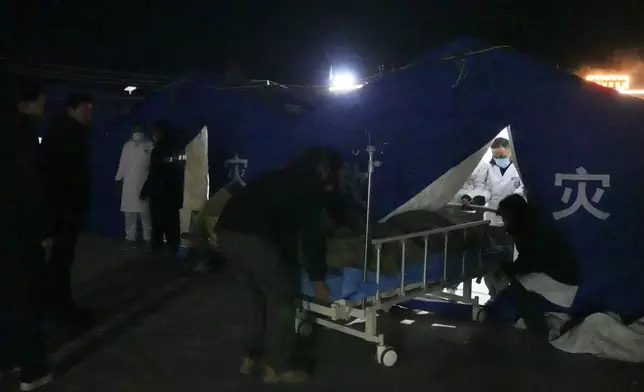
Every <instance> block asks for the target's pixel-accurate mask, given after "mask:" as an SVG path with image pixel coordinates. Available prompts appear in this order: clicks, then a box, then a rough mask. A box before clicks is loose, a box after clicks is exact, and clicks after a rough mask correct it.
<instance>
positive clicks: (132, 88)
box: [124, 86, 136, 95]
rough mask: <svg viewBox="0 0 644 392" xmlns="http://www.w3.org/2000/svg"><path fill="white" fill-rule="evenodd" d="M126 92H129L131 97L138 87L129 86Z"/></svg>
mask: <svg viewBox="0 0 644 392" xmlns="http://www.w3.org/2000/svg"><path fill="white" fill-rule="evenodd" d="M124 90H125V91H127V92H128V94H130V95H131V94H132V91H134V90H136V87H135V86H127V87H126V88H125V89H124Z"/></svg>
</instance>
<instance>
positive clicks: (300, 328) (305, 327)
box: [296, 320, 313, 338]
mask: <svg viewBox="0 0 644 392" xmlns="http://www.w3.org/2000/svg"><path fill="white" fill-rule="evenodd" d="M296 332H297V334H298V335H300V336H303V337H305V338H306V337H309V336H311V335H312V334H313V325H312V324H311V323H310V322H308V321H304V320H301V321H300V322H299V323H298V324H297V328H296Z"/></svg>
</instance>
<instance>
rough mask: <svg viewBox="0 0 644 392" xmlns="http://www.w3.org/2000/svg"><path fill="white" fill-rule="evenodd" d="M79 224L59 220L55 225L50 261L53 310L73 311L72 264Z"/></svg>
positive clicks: (49, 275) (74, 256)
mask: <svg viewBox="0 0 644 392" xmlns="http://www.w3.org/2000/svg"><path fill="white" fill-rule="evenodd" d="M78 232H79V225H78V224H76V223H73V222H68V221H59V222H57V223H56V224H55V225H54V238H53V239H54V244H53V246H52V248H51V252H50V255H49V263H48V278H49V288H50V293H49V301H50V304H51V306H52V307H53V310H55V311H59V312H63V313H67V312H70V311H72V310H73V309H74V308H75V306H74V300H73V297H72V284H71V275H72V266H73V265H74V261H75V259H76V245H77V244H78Z"/></svg>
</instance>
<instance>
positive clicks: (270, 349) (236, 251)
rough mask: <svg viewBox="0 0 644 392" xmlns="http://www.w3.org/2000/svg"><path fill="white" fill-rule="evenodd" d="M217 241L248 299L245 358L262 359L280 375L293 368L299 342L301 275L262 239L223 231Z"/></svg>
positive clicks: (273, 247) (245, 326)
mask: <svg viewBox="0 0 644 392" xmlns="http://www.w3.org/2000/svg"><path fill="white" fill-rule="evenodd" d="M217 240H218V242H219V246H220V248H221V250H222V252H223V253H224V255H226V257H227V258H228V259H229V260H230V261H231V265H232V266H233V268H234V270H235V272H236V274H237V276H238V277H239V279H240V281H241V283H242V284H243V286H244V288H245V290H246V293H247V295H248V307H247V308H246V309H247V311H246V312H245V313H246V314H248V315H249V316H250V319H249V320H247V321H246V323H245V325H244V349H245V355H246V356H248V357H250V358H254V359H260V358H261V359H263V360H264V361H266V363H268V364H269V365H270V366H272V367H273V368H275V369H276V370H277V371H284V370H286V369H288V368H290V367H291V366H292V365H293V363H292V361H293V357H294V351H295V345H296V342H297V335H296V333H295V314H296V306H295V300H296V298H297V293H298V292H299V290H298V284H299V283H298V282H299V280H298V279H297V278H298V277H299V271H298V270H297V268H292V267H291V266H290V265H289V264H288V263H287V262H286V260H285V259H284V257H283V256H282V253H281V252H280V251H279V249H278V248H277V247H276V246H275V245H273V244H272V243H270V242H268V241H266V240H264V239H262V238H259V237H255V236H250V235H244V234H239V233H233V232H228V231H221V232H219V233H217Z"/></svg>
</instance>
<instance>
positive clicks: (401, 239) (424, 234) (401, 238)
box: [364, 220, 490, 302]
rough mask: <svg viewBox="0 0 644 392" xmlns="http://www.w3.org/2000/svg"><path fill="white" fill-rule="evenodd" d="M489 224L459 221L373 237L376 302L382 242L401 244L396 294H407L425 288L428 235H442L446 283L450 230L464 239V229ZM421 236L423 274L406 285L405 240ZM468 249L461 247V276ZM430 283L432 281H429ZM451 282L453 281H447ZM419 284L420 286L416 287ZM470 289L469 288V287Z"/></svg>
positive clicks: (487, 221)
mask: <svg viewBox="0 0 644 392" xmlns="http://www.w3.org/2000/svg"><path fill="white" fill-rule="evenodd" d="M489 224H490V221H489V220H481V221H476V222H468V223H461V224H457V225H453V226H447V227H441V228H437V229H431V230H424V231H420V232H416V233H409V234H401V235H396V236H392V237H383V238H374V239H372V240H371V244H372V245H373V246H374V247H375V249H376V297H375V300H376V301H377V302H380V297H381V293H380V275H381V271H380V270H381V257H382V246H383V245H384V244H389V243H396V242H398V243H400V245H401V263H400V286H399V288H398V289H397V294H398V295H399V296H406V295H407V294H408V291H415V290H425V289H426V288H427V285H428V282H427V268H428V262H429V237H431V236H440V235H442V236H443V276H442V280H441V283H442V284H443V285H446V284H447V283H448V282H447V280H448V277H447V264H448V245H449V234H450V233H452V232H456V231H459V230H460V231H463V239H464V240H466V238H467V230H466V229H471V228H475V227H483V226H488V225H489ZM483 235H484V234H483V231H481V234H480V238H479V240H480V241H481V242H480V244H479V248H478V265H479V269H480V267H481V262H482V241H483ZM418 238H422V239H423V242H424V252H423V253H424V257H423V275H422V282H421V283H420V284H417V283H416V284H413V285H406V282H405V274H406V256H407V254H406V253H407V252H406V250H407V241H409V240H414V239H418ZM467 252H468V250H467V249H466V248H464V249H463V256H462V267H461V268H462V271H461V277H464V276H465V272H466V271H465V264H466V263H465V262H466V254H467ZM367 267H368V265H367V264H366V263H365V265H364V268H365V270H366V269H367ZM430 283H432V282H430ZM449 283H453V282H449ZM418 286H420V287H418ZM470 290H471V288H470ZM466 294H467V295H470V296H471V293H466Z"/></svg>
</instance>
